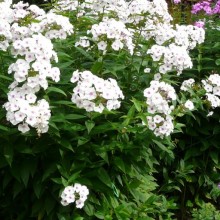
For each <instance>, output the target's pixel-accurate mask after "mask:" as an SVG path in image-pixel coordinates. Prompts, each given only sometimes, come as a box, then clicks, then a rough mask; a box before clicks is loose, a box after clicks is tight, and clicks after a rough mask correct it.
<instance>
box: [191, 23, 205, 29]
mask: <svg viewBox="0 0 220 220" xmlns="http://www.w3.org/2000/svg"><path fill="white" fill-rule="evenodd" d="M204 25H205V22H204V21H196V22H195V23H194V26H196V27H199V28H204Z"/></svg>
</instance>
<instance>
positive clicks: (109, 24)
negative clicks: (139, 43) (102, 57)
mask: <svg viewBox="0 0 220 220" xmlns="http://www.w3.org/2000/svg"><path fill="white" fill-rule="evenodd" d="M87 33H88V34H89V33H91V34H92V39H93V40H94V41H96V42H98V49H99V50H101V51H103V53H105V52H106V49H107V46H108V42H109V41H113V42H112V43H111V47H112V49H113V50H115V51H118V50H120V49H122V48H123V47H124V46H126V47H127V48H128V50H129V51H130V54H133V50H134V45H133V43H132V32H131V31H129V30H128V29H127V28H126V26H125V24H124V23H123V22H122V21H117V20H115V19H114V18H110V19H109V18H107V17H105V18H103V21H102V22H100V23H99V24H94V25H92V28H91V30H89V31H88V32H87Z"/></svg>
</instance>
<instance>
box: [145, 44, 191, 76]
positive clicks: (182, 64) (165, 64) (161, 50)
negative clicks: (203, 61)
mask: <svg viewBox="0 0 220 220" xmlns="http://www.w3.org/2000/svg"><path fill="white" fill-rule="evenodd" d="M147 53H148V54H150V55H151V57H152V59H153V60H154V61H160V62H161V65H160V67H159V72H160V73H162V74H165V73H167V72H168V71H171V70H173V69H176V70H177V71H178V73H179V74H180V73H181V72H182V70H184V69H186V68H192V61H191V58H190V56H189V54H188V52H187V50H186V48H185V47H181V46H177V45H175V44H170V45H169V46H168V47H166V46H160V45H156V44H155V45H153V46H152V47H151V49H149V50H148V52H147Z"/></svg>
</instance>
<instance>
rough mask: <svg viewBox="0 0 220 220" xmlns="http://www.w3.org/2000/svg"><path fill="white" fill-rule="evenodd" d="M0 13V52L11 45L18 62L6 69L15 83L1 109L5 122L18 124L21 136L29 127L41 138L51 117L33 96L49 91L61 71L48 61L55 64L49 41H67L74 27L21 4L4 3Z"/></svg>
mask: <svg viewBox="0 0 220 220" xmlns="http://www.w3.org/2000/svg"><path fill="white" fill-rule="evenodd" d="M0 9H4V10H2V12H1V15H0V49H2V50H6V49H7V47H8V46H9V45H10V49H11V54H12V55H13V56H14V57H15V58H17V60H16V61H15V62H14V63H12V64H11V65H10V66H9V68H8V73H9V74H12V73H14V74H13V77H14V82H13V83H12V84H11V85H10V87H9V88H10V91H9V93H8V102H6V103H5V104H4V105H3V107H4V108H5V109H6V110H7V120H8V121H10V122H11V123H12V124H13V125H17V124H18V129H19V130H20V131H21V132H23V133H25V132H27V131H29V129H30V128H29V126H31V127H34V128H36V130H37V132H38V134H39V135H40V133H45V132H47V131H48V123H49V122H48V121H49V119H50V116H51V113H50V109H49V104H48V102H47V101H46V100H44V99H41V100H37V96H36V94H37V92H39V91H40V89H41V88H43V89H44V90H45V89H47V88H48V81H47V79H48V78H50V79H52V80H53V81H55V82H58V81H59V79H60V70H59V69H58V68H57V67H52V65H51V61H53V60H55V61H56V62H57V61H58V58H57V54H56V53H55V51H54V50H53V44H52V42H51V39H53V38H60V39H64V38H66V36H67V35H68V34H71V33H72V32H73V26H72V25H71V24H70V22H69V20H68V18H66V17H63V16H61V15H56V14H54V13H53V12H49V13H46V12H45V11H44V10H42V9H40V8H39V7H38V6H36V5H30V6H29V4H28V3H23V2H22V1H20V2H18V3H17V4H14V5H11V2H8V1H7V2H6V1H4V2H2V3H0ZM4 12H7V13H8V14H5V13H4ZM2 39H3V41H2Z"/></svg>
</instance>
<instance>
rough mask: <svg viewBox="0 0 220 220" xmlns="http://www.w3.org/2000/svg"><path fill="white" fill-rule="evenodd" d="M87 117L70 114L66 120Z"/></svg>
mask: <svg viewBox="0 0 220 220" xmlns="http://www.w3.org/2000/svg"><path fill="white" fill-rule="evenodd" d="M85 117H86V116H85V115H79V114H69V115H65V116H64V118H65V119H67V120H75V119H82V118H85Z"/></svg>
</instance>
